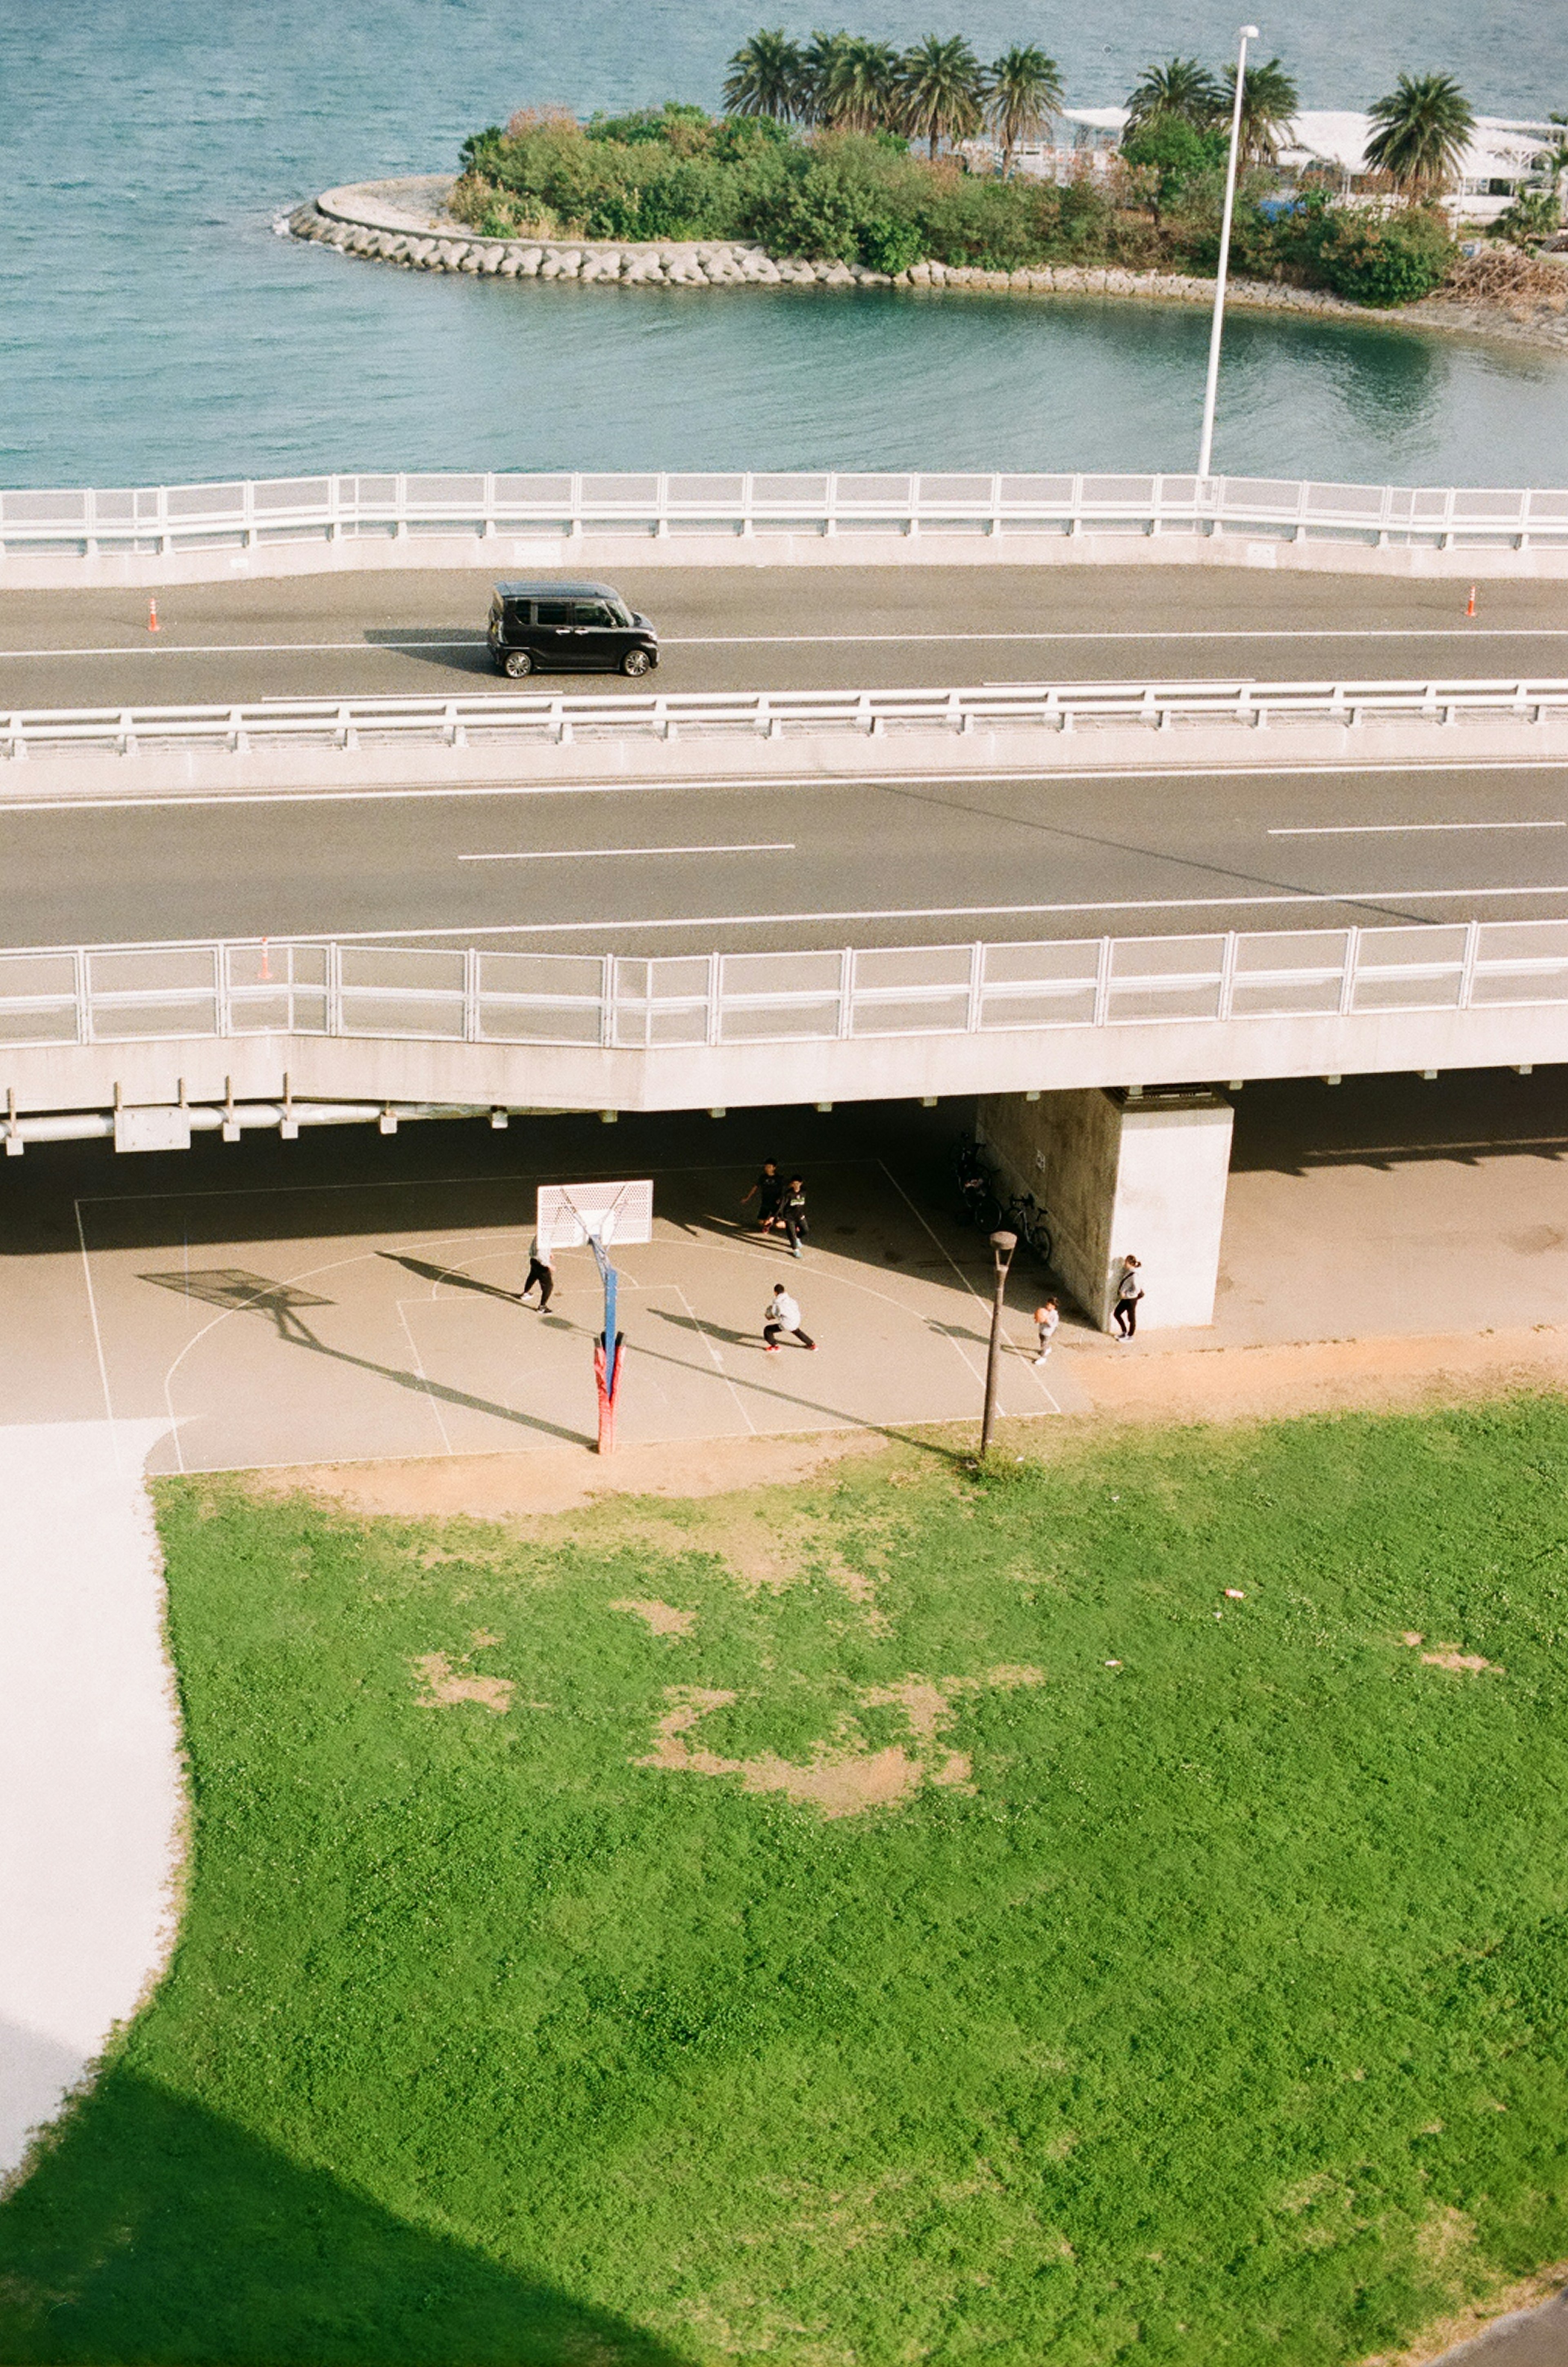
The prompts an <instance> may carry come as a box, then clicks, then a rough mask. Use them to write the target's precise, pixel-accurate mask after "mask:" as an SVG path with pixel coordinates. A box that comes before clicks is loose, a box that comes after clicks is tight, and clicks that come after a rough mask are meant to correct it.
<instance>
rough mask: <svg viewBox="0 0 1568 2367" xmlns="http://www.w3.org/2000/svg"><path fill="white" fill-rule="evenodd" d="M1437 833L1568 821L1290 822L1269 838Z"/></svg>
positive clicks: (1557, 825) (1546, 826)
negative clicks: (1436, 831)
mask: <svg viewBox="0 0 1568 2367" xmlns="http://www.w3.org/2000/svg"><path fill="white" fill-rule="evenodd" d="M1434 830H1568V821H1325V822H1288V823H1282V824H1280V825H1279V826H1277V827H1275V828H1272V829H1270V831H1269V837H1270V838H1405V837H1410V836H1412V835H1414V834H1415V833H1416V832H1418V831H1434Z"/></svg>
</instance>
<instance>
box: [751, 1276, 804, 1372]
mask: <svg viewBox="0 0 1568 2367" xmlns="http://www.w3.org/2000/svg"><path fill="white" fill-rule="evenodd" d="M781 1331H787V1332H788V1333H789V1334H790V1337H791V1338H792V1339H795V1340H798V1341H799V1342H800V1344H801V1346H802V1347H803V1348H815V1347H816V1345H817V1342H816V1341H815V1340H814V1339H813V1338H812V1337H811V1334H810V1332H809V1331H802V1330H801V1328H800V1308H799V1306H798V1304H797V1303H796V1301H795V1299H793V1298H792V1297H790V1295H789V1293H788V1291H787V1290H786V1289H785V1288H784V1285H783V1283H782V1282H776V1283H774V1285H773V1297H772V1298H770V1299H769V1301H768V1311H767V1313H766V1314H765V1315H764V1316H763V1318H762V1346H763V1349H764V1350H765V1352H766V1353H767V1354H768V1355H770V1356H776V1355H777V1354H778V1353H779V1333H780V1332H781Z"/></svg>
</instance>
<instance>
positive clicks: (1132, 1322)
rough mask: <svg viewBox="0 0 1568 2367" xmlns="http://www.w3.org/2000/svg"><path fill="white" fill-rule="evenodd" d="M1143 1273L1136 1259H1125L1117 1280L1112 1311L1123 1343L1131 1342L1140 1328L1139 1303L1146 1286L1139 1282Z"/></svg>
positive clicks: (1113, 1319) (1112, 1317)
mask: <svg viewBox="0 0 1568 2367" xmlns="http://www.w3.org/2000/svg"><path fill="white" fill-rule="evenodd" d="M1141 1271H1142V1269H1141V1267H1140V1265H1139V1263H1138V1260H1137V1259H1136V1258H1135V1257H1124V1258H1123V1259H1122V1271H1121V1273H1120V1274H1119V1275H1118V1276H1117V1278H1116V1304H1115V1307H1114V1308H1112V1310H1111V1320H1112V1322H1113V1323H1114V1324H1115V1326H1116V1331H1117V1336H1118V1337H1119V1338H1120V1339H1122V1340H1123V1341H1126V1340H1131V1339H1132V1337H1133V1335H1134V1332H1135V1331H1136V1330H1137V1328H1138V1301H1139V1299H1140V1298H1142V1297H1143V1295H1144V1285H1143V1284H1142V1283H1141V1282H1140V1281H1139V1280H1138V1275H1139V1274H1140V1272H1141Z"/></svg>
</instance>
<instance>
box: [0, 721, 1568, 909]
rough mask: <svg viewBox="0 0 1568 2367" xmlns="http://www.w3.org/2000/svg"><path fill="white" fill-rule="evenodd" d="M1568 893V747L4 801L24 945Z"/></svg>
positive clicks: (6, 850)
mask: <svg viewBox="0 0 1568 2367" xmlns="http://www.w3.org/2000/svg"><path fill="white" fill-rule="evenodd" d="M1565 914H1568V779H1565V777H1564V773H1563V769H1562V767H1561V766H1558V767H1551V766H1540V767H1530V766H1506V767H1502V766H1499V767H1496V768H1486V767H1474V768H1466V769H1462V770H1461V769H1452V770H1449V769H1444V770H1433V769H1427V770H1420V769H1416V768H1411V769H1409V770H1400V771H1398V772H1366V773H1346V772H1343V771H1336V772H1315V773H1314V772H1295V773H1289V772H1280V773H1277V774H1256V775H1249V776H1237V775H1235V774H1234V773H1224V774H1218V775H1213V774H1210V775H1191V776H1179V775H1177V776H1168V777H1161V776H1158V775H1154V774H1147V773H1145V774H1138V775H1134V776H1115V777H1109V778H1108V777H1106V776H1079V777H1077V778H1076V779H1073V778H1069V779H1064V778H1061V777H1060V776H1053V777H1049V778H1037V779H1033V780H1019V779H1017V778H1015V777H1009V778H1006V779H996V778H986V777H984V776H976V777H970V778H966V779H952V780H948V781H931V780H919V781H899V780H897V779H890V780H881V781H877V782H874V783H863V782H862V783H846V784H843V785H841V786H839V785H834V784H832V783H826V784H825V783H822V782H820V781H812V782H809V783H803V784H801V785H799V786H791V785H788V784H773V785H759V784H757V783H755V782H738V783H737V784H736V785H735V786H733V787H726V786H724V785H723V784H719V785H716V786H715V785H713V784H704V785H702V786H700V787H649V788H636V787H633V788H627V787H623V786H619V785H617V786H614V787H604V788H602V789H587V790H584V789H577V788H573V789H570V790H551V791H548V792H546V793H543V794H538V793H526V792H525V793H513V794H510V795H507V794H502V795H497V794H495V793H494V792H492V791H491V790H488V789H485V790H476V791H474V792H472V793H469V794H467V795H463V794H450V793H445V792H444V793H441V794H431V795H426V794H419V795H412V796H410V795H403V796H396V795H374V794H371V795H366V796H363V797H361V796H355V797H349V798H343V797H338V798H295V799H292V800H290V801H288V802H286V803H279V802H268V801H257V802H254V803H243V804H242V803H236V802H233V801H230V800H223V801H220V802H215V803H212V804H206V805H191V804H186V803H183V802H182V803H180V804H178V805H167V806H152V807H141V808H116V807H100V808H96V809H93V808H82V807H73V808H70V809H66V810H52V811H51V810H32V811H28V812H19V811H16V810H12V811H8V812H6V811H4V810H0V943H4V944H7V945H11V946H18V945H34V946H38V945H51V944H70V943H78V944H79V943H84V942H85V943H89V944H94V943H96V944H105V943H117V942H118V943H125V942H127V941H136V942H146V941H149V940H152V941H167V940H169V939H175V938H187V937H205V936H209V935H236V936H259V935H272V936H287V935H303V934H318V933H321V934H328V933H331V934H340V935H354V934H362V935H385V936H389V937H397V938H402V939H407V938H411V937H416V936H417V937H420V938H423V939H426V940H432V941H439V940H442V939H446V940H458V941H474V942H481V943H490V944H494V945H497V946H536V947H537V948H539V949H540V950H551V951H567V950H572V949H576V948H583V949H587V950H592V951H599V952H602V951H606V950H616V951H620V952H624V953H675V952H681V951H701V952H706V951H708V950H710V949H711V948H713V947H718V948H720V949H726V948H730V947H738V946H755V947H767V946H774V947H790V946H799V947H806V946H825V945H827V946H839V945H844V944H846V943H858V944H862V945H865V944H881V945H893V944H933V943H934V944H942V943H952V942H954V941H958V940H964V939H967V938H971V937H976V936H986V937H990V938H1014V939H1022V938H1047V937H1050V938H1071V937H1084V936H1099V935H1100V934H1104V933H1105V932H1107V931H1110V932H1112V933H1115V934H1127V935H1156V934H1160V935H1163V934H1178V935H1179V934H1185V933H1190V932H1195V933H1201V932H1204V931H1210V930H1214V929H1224V928H1237V929H1295V928H1310V927H1330V926H1343V925H1345V924H1347V923H1360V924H1362V925H1365V926H1378V925H1385V924H1388V923H1396V922H1401V921H1409V922H1416V923H1427V922H1436V921H1461V920H1469V919H1472V918H1473V917H1476V916H1478V915H1479V916H1481V917H1483V918H1486V919H1493V920H1507V919H1517V920H1528V919H1538V918H1547V917H1551V916H1557V915H1565Z"/></svg>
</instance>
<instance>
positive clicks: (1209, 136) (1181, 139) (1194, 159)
mask: <svg viewBox="0 0 1568 2367" xmlns="http://www.w3.org/2000/svg"><path fill="white" fill-rule="evenodd" d="M1122 164H1123V165H1125V166H1126V167H1128V168H1129V170H1130V171H1131V172H1133V173H1134V174H1135V175H1136V176H1138V183H1139V186H1140V187H1141V190H1142V192H1143V193H1144V194H1146V196H1147V198H1148V202H1149V206H1150V209H1151V210H1152V211H1153V213H1154V217H1155V220H1156V221H1159V220H1160V218H1161V217H1162V216H1163V215H1165V214H1167V213H1168V212H1169V211H1170V210H1171V208H1172V207H1173V206H1175V205H1177V204H1178V203H1179V201H1180V199H1181V198H1184V197H1186V196H1188V195H1189V194H1190V193H1191V192H1192V191H1193V190H1194V189H1198V188H1201V187H1203V185H1204V184H1205V183H1207V184H1211V185H1212V188H1211V189H1210V190H1209V191H1207V192H1206V194H1209V195H1211V196H1212V198H1213V199H1214V200H1215V201H1217V199H1218V196H1219V189H1220V185H1221V183H1222V182H1223V179H1224V169H1225V135H1224V132H1223V131H1196V130H1193V128H1192V126H1191V124H1190V123H1180V122H1178V121H1177V120H1176V119H1174V118H1173V117H1169V116H1158V117H1156V119H1155V120H1154V121H1153V122H1152V123H1147V124H1145V126H1144V127H1143V129H1142V130H1139V131H1137V132H1135V133H1134V136H1133V137H1132V139H1130V140H1128V141H1125V142H1123V143H1122Z"/></svg>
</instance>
